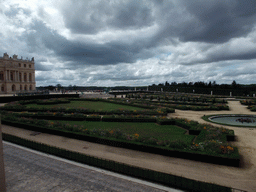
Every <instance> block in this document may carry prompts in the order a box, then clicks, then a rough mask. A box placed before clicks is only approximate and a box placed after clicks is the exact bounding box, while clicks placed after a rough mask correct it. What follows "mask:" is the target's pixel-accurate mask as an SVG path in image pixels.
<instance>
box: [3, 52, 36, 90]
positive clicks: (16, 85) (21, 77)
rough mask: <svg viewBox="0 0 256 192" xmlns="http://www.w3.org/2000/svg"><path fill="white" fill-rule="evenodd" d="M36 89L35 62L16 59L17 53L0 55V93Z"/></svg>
mask: <svg viewBox="0 0 256 192" xmlns="http://www.w3.org/2000/svg"><path fill="white" fill-rule="evenodd" d="M35 90H36V81H35V62H34V57H33V58H32V59H31V60H28V59H26V60H23V59H22V58H21V59H18V55H13V57H9V55H8V54H7V53H4V55H3V57H0V94H8V93H11V94H12V93H22V92H32V91H35Z"/></svg>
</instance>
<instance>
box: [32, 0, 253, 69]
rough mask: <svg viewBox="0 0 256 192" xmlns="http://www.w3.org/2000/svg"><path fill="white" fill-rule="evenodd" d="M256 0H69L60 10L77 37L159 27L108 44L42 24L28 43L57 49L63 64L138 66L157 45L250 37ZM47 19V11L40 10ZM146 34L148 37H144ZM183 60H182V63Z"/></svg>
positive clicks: (213, 57) (211, 56)
mask: <svg viewBox="0 0 256 192" xmlns="http://www.w3.org/2000/svg"><path fill="white" fill-rule="evenodd" d="M252 7H256V1H243V2H242V1H235V0H232V1H231V0H226V1H225V0H224V1H202V0H196V1H193V2H191V1H185V0H183V1H177V2H175V1H163V2H161V1H145V2H143V1H141V2H138V1H120V3H116V4H113V3H112V4H111V3H109V2H106V1H97V2H96V3H92V2H91V3H86V2H84V1H76V3H74V2H71V1H69V2H67V3H66V4H65V5H63V6H61V11H62V14H63V17H64V22H65V25H66V27H68V28H69V29H70V30H71V32H72V33H79V34H97V33H99V32H101V31H105V30H108V29H122V30H127V29H140V28H141V29H142V28H144V27H147V26H152V25H153V24H154V23H156V24H157V25H158V26H159V29H158V30H157V31H156V32H155V34H154V35H151V36H149V37H147V38H143V36H140V37H139V38H137V39H135V40H133V39H131V40H130V41H123V39H116V40H111V41H108V42H106V43H101V44H99V43H96V42H93V41H81V40H67V39H66V38H65V37H63V36H61V35H59V34H58V33H57V32H56V31H54V30H51V29H50V28H48V27H47V26H46V25H45V24H44V23H42V22H40V21H37V22H35V23H34V26H33V27H32V29H33V30H34V31H36V32H35V33H30V34H27V44H28V45H29V46H30V47H32V48H33V49H39V47H40V46H41V44H43V45H44V46H45V47H46V48H48V49H50V50H53V51H54V53H55V54H56V56H58V58H59V59H60V60H63V61H70V62H71V63H72V65H74V64H76V65H77V66H79V65H84V64H95V65H106V64H119V63H134V62H136V61H137V60H138V59H147V58H150V57H153V56H155V55H156V54H157V49H158V47H160V46H162V45H168V44H177V41H174V40H173V39H175V38H178V39H179V40H181V41H184V42H185V41H196V42H206V43H211V44H210V46H214V43H224V42H227V41H229V40H230V39H232V38H234V37H241V36H246V35H247V34H248V33H249V32H250V31H251V30H252V28H253V26H255V19H256V14H255V12H256V11H255V10H256V9H253V8H252ZM40 14H41V15H44V14H45V13H44V11H43V9H42V10H41V11H40ZM145 35H146V34H145ZM208 56H209V57H207V58H205V59H203V60H201V61H198V62H199V63H202V62H213V61H220V60H225V59H227V60H229V59H252V58H255V55H254V52H248V53H241V54H235V55H232V54H227V55H222V54H221V53H217V54H214V53H212V54H209V55H208ZM181 62H182V61H181Z"/></svg>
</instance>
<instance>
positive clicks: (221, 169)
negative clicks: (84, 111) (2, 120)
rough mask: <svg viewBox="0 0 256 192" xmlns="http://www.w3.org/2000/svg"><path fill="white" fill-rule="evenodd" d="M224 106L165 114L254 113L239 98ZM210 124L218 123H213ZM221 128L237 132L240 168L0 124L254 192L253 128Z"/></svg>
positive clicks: (16, 132) (64, 145)
mask: <svg viewBox="0 0 256 192" xmlns="http://www.w3.org/2000/svg"><path fill="white" fill-rule="evenodd" d="M228 105H229V107H230V111H203V112H200V111H199V112H198V111H196V112H195V111H182V110H176V112H175V113H173V114H170V115H169V117H180V118H187V119H191V120H196V121H199V122H200V123H208V122H205V121H204V120H202V119H201V116H203V115H208V114H255V113H253V112H250V111H249V110H247V109H246V107H245V106H242V105H241V104H240V103H239V101H229V103H228ZM209 124H212V123H209ZM214 125H215V126H220V125H217V124H214ZM223 127H225V128H229V129H233V130H234V131H235V134H236V135H237V138H238V140H237V141H235V142H232V144H233V145H236V146H238V147H239V150H240V154H241V155H242V162H243V164H242V167H239V168H237V167H229V166H223V165H214V164H209V163H204V162H198V161H191V160H187V159H179V158H174V157H165V156H161V155H156V154H150V153H145V152H139V151H133V150H129V149H122V148H117V147H111V146H105V145H101V144H95V143H90V142H86V141H79V140H75V139H69V138H65V137H60V136H55V135H49V134H45V133H41V134H39V135H36V136H32V135H31V133H32V131H28V130H23V129H19V128H15V127H11V126H5V125H2V129H3V132H4V133H8V134H11V135H15V136H19V137H22V138H25V139H29V140H33V141H37V142H42V143H46V144H48V145H53V146H56V147H60V148H65V149H68V150H71V151H77V152H80V153H85V154H88V155H92V156H96V157H100V158H104V159H109V160H115V161H118V162H122V163H126V164H130V165H134V166H138V167H143V168H147V169H152V170H156V171H161V172H165V173H169V174H174V175H177V176H182V177H186V178H191V179H194V180H199V181H205V182H210V183H215V184H219V185H223V186H228V187H233V188H237V189H242V190H246V191H252V192H254V191H255V189H256V182H255V181H256V164H255V163H256V139H255V138H256V130H255V129H251V128H237V127H231V126H223Z"/></svg>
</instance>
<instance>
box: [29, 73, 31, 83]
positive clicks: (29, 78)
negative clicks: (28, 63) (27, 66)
mask: <svg viewBox="0 0 256 192" xmlns="http://www.w3.org/2000/svg"><path fill="white" fill-rule="evenodd" d="M29 81H30V82H31V81H32V74H31V73H29Z"/></svg>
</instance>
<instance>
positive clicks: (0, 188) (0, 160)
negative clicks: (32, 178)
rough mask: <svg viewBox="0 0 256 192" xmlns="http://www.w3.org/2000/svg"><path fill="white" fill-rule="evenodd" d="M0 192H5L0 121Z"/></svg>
mask: <svg viewBox="0 0 256 192" xmlns="http://www.w3.org/2000/svg"><path fill="white" fill-rule="evenodd" d="M0 191H2V192H6V186H5V172H4V154H3V142H2V127H1V121H0Z"/></svg>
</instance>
